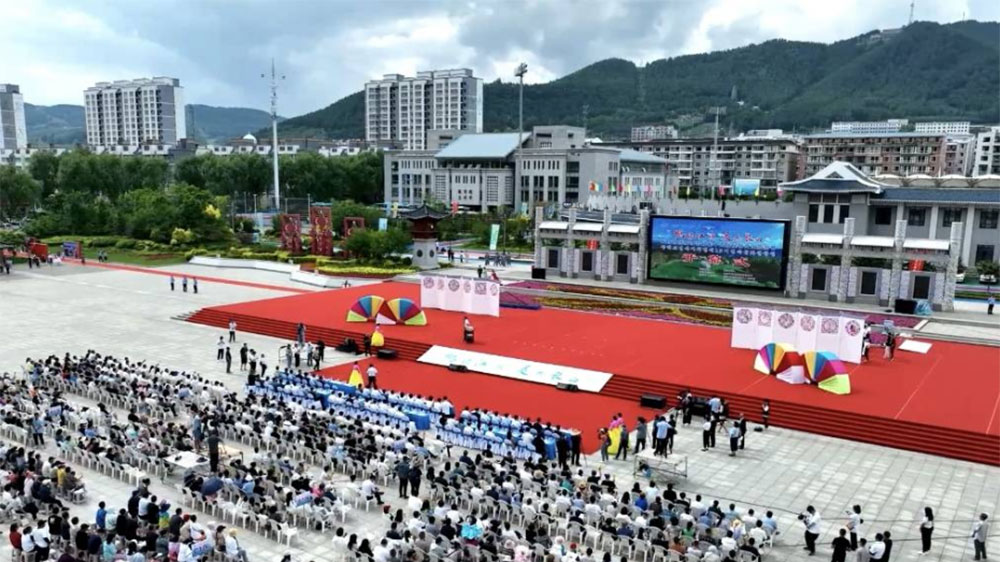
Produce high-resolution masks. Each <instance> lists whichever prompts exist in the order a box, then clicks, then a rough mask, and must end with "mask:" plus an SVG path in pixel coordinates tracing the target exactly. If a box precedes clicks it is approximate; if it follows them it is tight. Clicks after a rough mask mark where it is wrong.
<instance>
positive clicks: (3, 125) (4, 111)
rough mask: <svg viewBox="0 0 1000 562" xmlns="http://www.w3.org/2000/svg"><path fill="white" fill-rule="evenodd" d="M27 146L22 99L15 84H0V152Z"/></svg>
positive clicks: (18, 87)
mask: <svg viewBox="0 0 1000 562" xmlns="http://www.w3.org/2000/svg"><path fill="white" fill-rule="evenodd" d="M27 146H28V132H27V127H26V126H25V123H24V98H23V97H21V87H20V86H18V85H17V84H0V150H4V149H7V150H16V149H19V148H25V147H27Z"/></svg>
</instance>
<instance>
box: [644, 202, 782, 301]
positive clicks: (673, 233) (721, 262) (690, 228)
mask: <svg viewBox="0 0 1000 562" xmlns="http://www.w3.org/2000/svg"><path fill="white" fill-rule="evenodd" d="M788 227H789V225H788V222H786V221H773V220H753V219H722V218H702V217H662V216H654V217H651V218H650V226H649V274H648V277H649V279H655V280H663V281H687V282H692V283H713V284H717V285H733V286H738V287H747V288H754V289H776V290H778V289H784V288H785V267H786V261H787V259H788Z"/></svg>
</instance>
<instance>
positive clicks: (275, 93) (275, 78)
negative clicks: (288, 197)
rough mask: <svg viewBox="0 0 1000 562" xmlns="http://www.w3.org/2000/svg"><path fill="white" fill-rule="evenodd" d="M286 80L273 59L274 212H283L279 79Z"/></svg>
mask: <svg viewBox="0 0 1000 562" xmlns="http://www.w3.org/2000/svg"><path fill="white" fill-rule="evenodd" d="M260 77H261V78H265V77H266V75H265V74H261V75H260ZM279 78H280V79H282V80H284V79H285V76H284V75H281V76H280V77H279V76H278V75H277V73H275V71H274V59H273V58H272V59H271V160H272V163H273V168H274V212H275V213H280V212H281V199H280V198H279V194H278V190H279V187H278V186H279V183H278V79H279Z"/></svg>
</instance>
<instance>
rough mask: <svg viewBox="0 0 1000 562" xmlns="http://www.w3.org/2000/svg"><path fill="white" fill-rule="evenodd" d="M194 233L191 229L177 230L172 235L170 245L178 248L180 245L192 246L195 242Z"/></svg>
mask: <svg viewBox="0 0 1000 562" xmlns="http://www.w3.org/2000/svg"><path fill="white" fill-rule="evenodd" d="M194 238H195V236H194V233H193V232H191V229H185V228H175V229H174V231H173V233H172V234H171V235H170V245H171V246H177V245H179V244H190V243H191V242H194Z"/></svg>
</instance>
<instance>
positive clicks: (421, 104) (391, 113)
mask: <svg viewBox="0 0 1000 562" xmlns="http://www.w3.org/2000/svg"><path fill="white" fill-rule="evenodd" d="M431 129H437V130H452V131H462V132H471V133H481V132H482V131H483V80H482V78H476V77H475V76H473V75H472V70H470V69H468V68H461V69H453V70H429V71H423V72H418V73H417V75H416V77H407V76H403V75H401V74H386V75H384V76H383V77H382V79H381V80H371V81H369V82H367V83H365V140H366V141H367V142H369V143H371V144H374V145H378V146H380V147H385V148H398V149H402V150H426V149H427V132H428V131H429V130H431Z"/></svg>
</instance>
